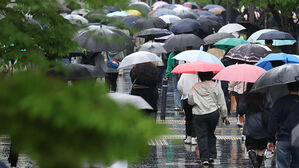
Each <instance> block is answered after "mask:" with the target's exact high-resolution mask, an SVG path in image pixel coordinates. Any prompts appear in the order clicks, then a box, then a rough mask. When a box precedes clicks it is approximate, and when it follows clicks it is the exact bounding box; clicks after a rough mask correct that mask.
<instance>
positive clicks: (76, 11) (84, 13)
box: [71, 9, 90, 16]
mask: <svg viewBox="0 0 299 168" xmlns="http://www.w3.org/2000/svg"><path fill="white" fill-rule="evenodd" d="M89 12H90V10H89V9H78V10H74V11H72V13H71V14H72V15H81V16H85V15H87V14H88V13H89Z"/></svg>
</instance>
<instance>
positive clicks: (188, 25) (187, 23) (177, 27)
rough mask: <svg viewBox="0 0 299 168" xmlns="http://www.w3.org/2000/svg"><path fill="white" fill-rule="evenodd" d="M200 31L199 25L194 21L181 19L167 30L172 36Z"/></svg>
mask: <svg viewBox="0 0 299 168" xmlns="http://www.w3.org/2000/svg"><path fill="white" fill-rule="evenodd" d="M198 29H200V24H199V23H198V22H197V21H196V20H194V19H189V18H187V19H182V20H179V21H177V22H175V23H173V24H172V25H171V26H170V27H169V30H170V31H172V32H173V33H174V34H181V33H190V32H194V31H196V30H198Z"/></svg>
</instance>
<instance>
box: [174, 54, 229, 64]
mask: <svg viewBox="0 0 299 168" xmlns="http://www.w3.org/2000/svg"><path fill="white" fill-rule="evenodd" d="M172 59H176V60H181V61H187V62H195V61H202V62H210V63H215V64H219V65H221V66H223V67H224V65H223V64H222V62H221V61H220V60H219V59H218V58H217V57H215V56H214V55H212V54H210V53H207V52H205V51H200V50H187V51H183V52H181V53H179V54H177V55H176V56H174V57H173V58H172Z"/></svg>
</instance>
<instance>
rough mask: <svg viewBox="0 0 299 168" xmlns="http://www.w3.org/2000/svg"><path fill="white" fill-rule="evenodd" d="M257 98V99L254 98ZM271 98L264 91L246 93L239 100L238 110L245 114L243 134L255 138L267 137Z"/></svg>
mask: <svg viewBox="0 0 299 168" xmlns="http://www.w3.org/2000/svg"><path fill="white" fill-rule="evenodd" d="M252 99H256V100H252ZM271 104H272V103H271V99H270V98H269V97H268V96H267V95H266V94H263V93H255V94H250V95H248V94H247V93H244V94H243V95H242V96H241V97H240V100H239V105H238V112H239V114H240V115H243V114H245V115H246V116H245V124H244V129H243V134H244V135H245V136H248V137H250V138H253V139H265V138H267V137H268V136H267V126H268V121H269V116H270V106H271Z"/></svg>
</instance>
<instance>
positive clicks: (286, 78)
mask: <svg viewBox="0 0 299 168" xmlns="http://www.w3.org/2000/svg"><path fill="white" fill-rule="evenodd" d="M292 82H299V64H285V65H281V66H278V67H276V68H273V69H271V70H269V71H267V72H265V73H264V74H263V75H262V76H261V77H260V78H259V79H258V80H257V81H256V82H255V84H254V85H253V87H252V89H251V91H258V90H262V89H265V88H268V87H272V86H279V85H285V84H287V83H292Z"/></svg>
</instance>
